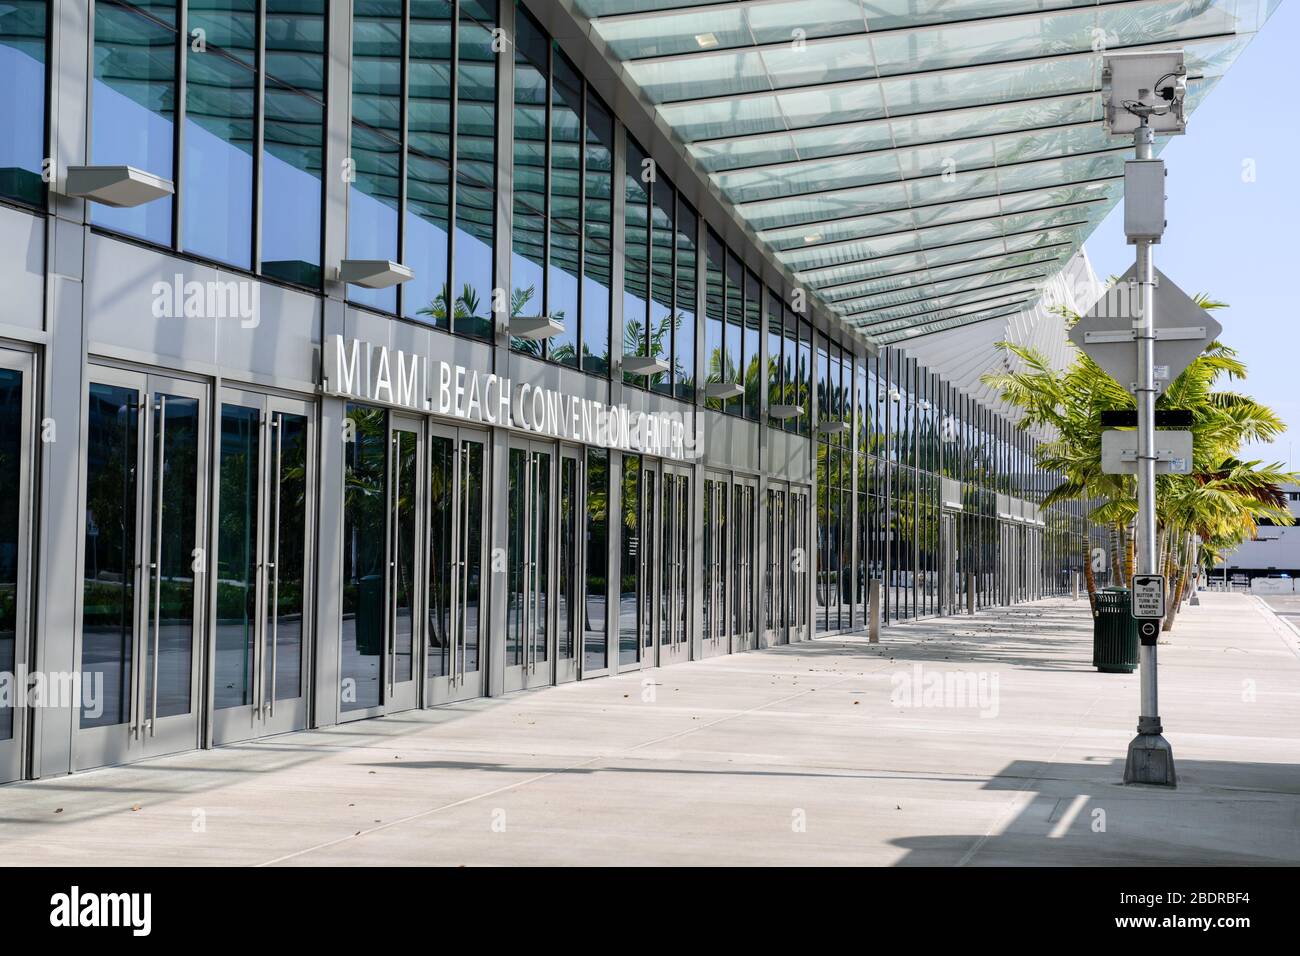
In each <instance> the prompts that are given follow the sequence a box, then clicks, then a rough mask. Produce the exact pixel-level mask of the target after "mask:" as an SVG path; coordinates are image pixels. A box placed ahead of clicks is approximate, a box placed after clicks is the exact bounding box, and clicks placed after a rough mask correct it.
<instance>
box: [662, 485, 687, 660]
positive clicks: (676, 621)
mask: <svg viewBox="0 0 1300 956" xmlns="http://www.w3.org/2000/svg"><path fill="white" fill-rule="evenodd" d="M660 485H661V489H662V494H661V496H660V498H661V504H660V507H659V515H660V522H659V525H658V529H659V535H660V541H659V617H658V626H657V640H656V646H657V654H656V656H655V658H654V660H655V661H656V663H658V664H659V666H661V667H662V666H664V665H666V664H676V663H679V662H681V661H685V660H689V659H690V656H691V650H690V608H691V540H692V539H691V479H690V473H689V472H688V471H685V470H677V469H674V468H672V467H670V466H667V465H665V466H664V468H663V472H662V476H661V478H660Z"/></svg>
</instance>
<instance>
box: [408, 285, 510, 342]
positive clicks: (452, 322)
mask: <svg viewBox="0 0 1300 956" xmlns="http://www.w3.org/2000/svg"><path fill="white" fill-rule="evenodd" d="M530 291H531V290H530ZM449 303H451V284H450V283H448V282H444V283H443V284H442V291H441V292H439V293H438V294H437V295H436V296H434V297H433V301H432V302H430V303H429V304H428V305H426V306H425V307H424V308H422V309H420V310H419V312H418V314H419V315H427V316H430V317H431V318H432V319H433V324H434V325H436V326H438V327H439V328H443V329H446V328H450V329H453V330H454V331H457V332H466V333H468V334H469V335H474V336H477V337H479V338H488V337H489V334H490V332H491V330H492V313H491V309H485V310H484V312H483V314H482V315H480V314H479V309H480V306H481V305H482V302H481V301H480V299H479V295H478V290H477V289H475V288H474V287H473V286H472V285H470V284H469V283H468V282H466V283H465V285H464V287H463V288H462V289H461V293H460V295H458V296H457V297H456V301H455V303H454V304H451V305H449ZM512 314H513V313H512Z"/></svg>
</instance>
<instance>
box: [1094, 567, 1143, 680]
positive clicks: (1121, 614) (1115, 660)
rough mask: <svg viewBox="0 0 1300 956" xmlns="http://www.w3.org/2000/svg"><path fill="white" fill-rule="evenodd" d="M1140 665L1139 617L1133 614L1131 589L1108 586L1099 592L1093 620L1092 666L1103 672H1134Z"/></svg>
mask: <svg viewBox="0 0 1300 956" xmlns="http://www.w3.org/2000/svg"><path fill="white" fill-rule="evenodd" d="M1137 665H1138V631H1137V619H1136V618H1134V617H1133V615H1132V614H1131V613H1130V608H1129V593H1128V588H1105V589H1104V590H1102V591H1099V592H1098V593H1097V612H1096V615H1095V616H1094V617H1093V619H1092V666H1093V667H1095V668H1097V670H1099V671H1101V672H1102V673H1103V674H1131V673H1133V671H1134V670H1135V669H1136V668H1137Z"/></svg>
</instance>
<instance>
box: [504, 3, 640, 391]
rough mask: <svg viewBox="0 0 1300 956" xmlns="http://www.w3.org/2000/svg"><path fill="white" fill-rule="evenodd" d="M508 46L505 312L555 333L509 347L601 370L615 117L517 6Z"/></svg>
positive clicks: (605, 356) (605, 348) (605, 359)
mask: <svg viewBox="0 0 1300 956" xmlns="http://www.w3.org/2000/svg"><path fill="white" fill-rule="evenodd" d="M514 49H515V52H514V71H515V72H514V91H515V92H514V104H513V106H514V119H513V128H514V145H513V150H514V172H513V178H514V196H513V197H512V204H513V227H512V230H513V231H512V235H511V257H510V263H511V265H510V270H511V280H510V283H511V287H512V288H511V296H510V314H511V316H512V317H515V316H525V317H533V316H542V315H546V316H550V317H551V318H552V319H554V320H555V321H556V322H557V323H559V325H560V326H561V331H560V332H558V333H557V334H556V335H554V336H552V337H551V338H549V339H547V340H543V341H536V340H526V339H518V338H515V339H512V340H511V343H510V344H511V348H513V349H515V350H516V351H520V352H524V353H526V354H530V355H534V356H536V357H538V358H543V359H547V360H549V361H552V362H558V363H559V364H561V365H568V366H570V367H573V368H582V369H584V370H585V371H588V372H594V373H596V374H606V373H607V372H608V370H609V318H610V298H609V297H610V292H609V290H610V275H611V270H612V254H611V240H612V233H611V226H612V214H613V209H612V192H611V187H612V179H613V156H614V136H613V132H614V130H613V119H612V117H611V116H610V113H609V111H608V110H607V109H606V108H605V107H604V106H603V105H602V104H601V103H600V101H599V100H598V99H596V97H595V95H594V94H592V93H591V92H590V90H587V89H586V88H585V83H584V81H583V78H582V75H581V74H580V73H579V72H578V70H577V68H575V67H574V66H573V64H572V63H570V62H569V60H568V59H567V58H565V56H564V54H563V53H561V52H560V50H559V47H558V45H557V44H555V43H554V42H553V41H552V40H551V39H550V37H549V36H547V34H546V32H545V31H544V30H543V29H542V28H541V26H539V25H538V24H537V23H536V21H534V20H533V19H532V17H530V16H529V15H528V13H527V12H526V11H525V10H523V8H522V7H516V24H515V48H514Z"/></svg>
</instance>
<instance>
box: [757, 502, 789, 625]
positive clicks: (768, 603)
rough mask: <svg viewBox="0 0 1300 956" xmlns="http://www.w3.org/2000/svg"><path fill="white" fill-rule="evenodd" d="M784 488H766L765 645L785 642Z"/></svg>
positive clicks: (786, 545)
mask: <svg viewBox="0 0 1300 956" xmlns="http://www.w3.org/2000/svg"><path fill="white" fill-rule="evenodd" d="M785 502H786V489H785V486H784V485H769V486H768V489H767V507H766V517H767V532H766V534H767V539H766V541H765V544H766V545H767V567H766V569H765V570H764V574H763V627H764V632H765V634H764V642H765V644H766V646H769V647H770V646H772V645H774V644H785V643H787V642H788V641H789V635H788V633H787V631H786V625H787V623H788V615H789V604H788V578H787V574H788V571H789V568H790V556H791V548H790V544H789V542H788V541H787V540H786V522H785Z"/></svg>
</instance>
